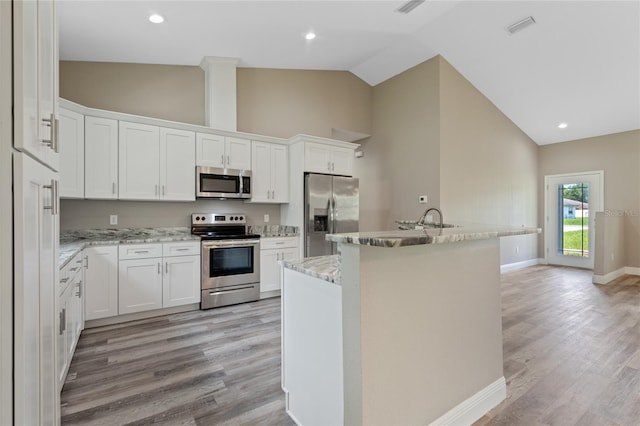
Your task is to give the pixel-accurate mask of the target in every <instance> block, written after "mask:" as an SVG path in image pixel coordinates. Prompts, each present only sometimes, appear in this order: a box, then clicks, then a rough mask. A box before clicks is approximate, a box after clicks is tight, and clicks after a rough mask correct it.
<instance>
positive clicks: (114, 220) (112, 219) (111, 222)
mask: <svg viewBox="0 0 640 426" xmlns="http://www.w3.org/2000/svg"><path fill="white" fill-rule="evenodd" d="M117 224H118V215H117V214H112V215H110V216H109V225H117Z"/></svg>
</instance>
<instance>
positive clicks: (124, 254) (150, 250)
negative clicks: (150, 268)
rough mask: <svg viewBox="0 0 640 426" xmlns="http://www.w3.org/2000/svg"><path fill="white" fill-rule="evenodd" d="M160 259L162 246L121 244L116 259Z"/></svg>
mask: <svg viewBox="0 0 640 426" xmlns="http://www.w3.org/2000/svg"><path fill="white" fill-rule="evenodd" d="M150 257H162V244H121V245H120V246H118V259H120V260H124V259H147V258H150Z"/></svg>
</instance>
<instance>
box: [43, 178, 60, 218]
mask: <svg viewBox="0 0 640 426" xmlns="http://www.w3.org/2000/svg"><path fill="white" fill-rule="evenodd" d="M42 187H43V188H47V189H50V190H51V205H50V206H44V209H45V210H51V214H52V215H53V216H57V215H58V203H59V200H58V181H57V180H55V179H51V185H42Z"/></svg>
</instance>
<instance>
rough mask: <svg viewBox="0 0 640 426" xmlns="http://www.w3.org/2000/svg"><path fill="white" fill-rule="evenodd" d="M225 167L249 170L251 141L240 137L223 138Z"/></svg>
mask: <svg viewBox="0 0 640 426" xmlns="http://www.w3.org/2000/svg"><path fill="white" fill-rule="evenodd" d="M225 139H226V142H225V148H226V154H227V157H226V167H227V168H228V169H238V170H251V141H250V140H248V139H240V138H232V137H227V138H225Z"/></svg>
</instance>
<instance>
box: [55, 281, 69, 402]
mask: <svg viewBox="0 0 640 426" xmlns="http://www.w3.org/2000/svg"><path fill="white" fill-rule="evenodd" d="M70 295H71V286H66V287H65V290H64V291H63V292H62V294H60V297H59V301H58V318H56V320H57V321H56V331H57V332H58V336H57V338H56V358H57V361H56V364H57V372H58V390H61V389H62V386H63V385H64V380H65V378H66V377H67V370H68V369H69V363H70V362H71V358H69V353H68V351H67V348H68V341H69V333H68V332H67V330H66V329H65V327H66V325H67V321H66V316H67V315H68V312H69V302H70Z"/></svg>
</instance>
